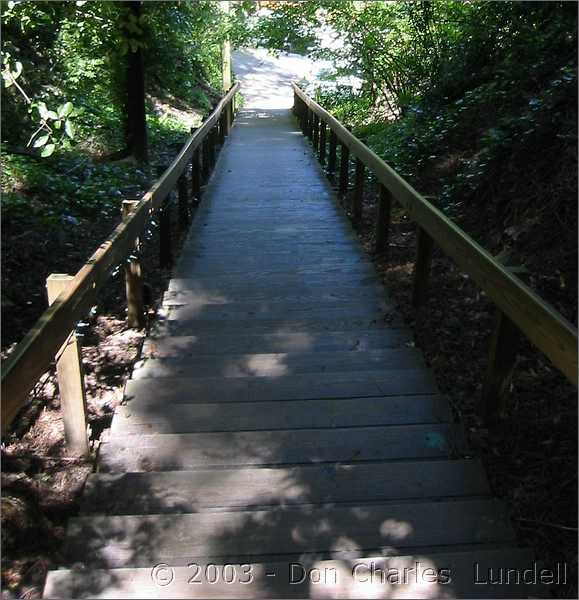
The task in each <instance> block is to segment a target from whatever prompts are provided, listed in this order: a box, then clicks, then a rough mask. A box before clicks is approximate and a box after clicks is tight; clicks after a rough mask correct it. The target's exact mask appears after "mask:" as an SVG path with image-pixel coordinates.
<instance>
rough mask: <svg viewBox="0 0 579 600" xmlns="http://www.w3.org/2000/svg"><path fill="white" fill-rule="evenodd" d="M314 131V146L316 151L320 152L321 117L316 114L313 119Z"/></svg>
mask: <svg viewBox="0 0 579 600" xmlns="http://www.w3.org/2000/svg"><path fill="white" fill-rule="evenodd" d="M312 126H313V131H312V144H313V146H314V151H315V152H317V151H318V145H319V142H320V117H318V115H317V114H316V113H314V118H313V124H312Z"/></svg>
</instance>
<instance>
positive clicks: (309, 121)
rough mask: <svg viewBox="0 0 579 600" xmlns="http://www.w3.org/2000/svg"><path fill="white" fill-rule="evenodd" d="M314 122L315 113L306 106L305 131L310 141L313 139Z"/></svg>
mask: <svg viewBox="0 0 579 600" xmlns="http://www.w3.org/2000/svg"><path fill="white" fill-rule="evenodd" d="M313 121H314V113H313V112H312V111H311V110H310V108H309V107H308V106H306V114H305V122H306V129H305V132H304V133H305V136H306V137H307V138H308V139H309V140H311V139H312V132H313Z"/></svg>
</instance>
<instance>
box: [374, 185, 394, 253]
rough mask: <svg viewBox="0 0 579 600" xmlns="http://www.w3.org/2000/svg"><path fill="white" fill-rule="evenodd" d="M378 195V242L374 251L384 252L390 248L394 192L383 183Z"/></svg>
mask: <svg viewBox="0 0 579 600" xmlns="http://www.w3.org/2000/svg"><path fill="white" fill-rule="evenodd" d="M378 187H379V189H380V192H379V197H378V212H377V215H376V243H375V246H374V251H375V252H376V253H378V252H384V250H386V249H387V248H388V238H389V235H390V220H391V215H392V194H391V193H390V192H389V190H388V189H386V188H385V187H384V186H383V185H379V186H378Z"/></svg>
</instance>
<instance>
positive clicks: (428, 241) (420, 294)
mask: <svg viewBox="0 0 579 600" xmlns="http://www.w3.org/2000/svg"><path fill="white" fill-rule="evenodd" d="M416 235H417V237H416V263H415V265H414V289H413V291H412V305H413V306H414V307H415V308H420V307H421V306H422V305H423V304H424V303H425V302H426V296H427V291H428V280H429V277H430V265H431V263H432V251H433V248H434V242H433V240H432V238H431V237H430V236H429V235H428V233H426V231H424V229H422V227H417V232H416Z"/></svg>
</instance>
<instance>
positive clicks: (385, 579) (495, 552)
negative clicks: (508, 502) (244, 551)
mask: <svg viewBox="0 0 579 600" xmlns="http://www.w3.org/2000/svg"><path fill="white" fill-rule="evenodd" d="M210 562H211V564H215V562H212V561H197V563H196V564H194V565H193V566H183V567H177V566H173V565H170V564H169V565H166V566H162V567H158V568H157V569H156V570H155V571H153V570H152V568H151V566H147V567H143V568H126V569H112V570H106V569H103V570H99V569H80V568H79V569H76V570H60V571H51V572H49V574H48V578H47V581H46V586H45V588H44V596H43V597H44V598H79V599H82V598H135V599H139V598H143V599H148V598H195V599H197V598H320V599H322V598H328V599H330V598H348V599H355V598H384V599H386V598H389V599H397V598H460V599H462V598H546V597H548V590H547V589H545V588H546V587H547V586H544V587H540V586H539V585H532V584H531V585H528V584H525V583H522V582H521V581H522V580H519V581H517V579H516V578H515V577H514V576H513V574H512V575H511V578H510V579H509V580H506V581H505V582H503V583H491V582H490V579H491V578H489V575H490V574H499V573H503V574H504V573H505V569H507V568H510V569H513V570H514V572H513V573H516V572H519V573H523V571H524V570H525V569H531V570H533V567H534V564H535V563H534V560H533V554H532V553H531V552H530V551H528V550H523V549H519V548H515V547H512V546H505V547H503V548H500V549H479V548H477V549H474V550H463V551H455V552H452V551H449V550H448V549H447V551H445V552H436V553H435V552H415V553H413V554H407V555H405V556H400V555H394V556H382V555H376V556H369V555H368V554H364V557H359V558H351V557H348V558H341V559H336V560H320V559H317V558H310V557H302V558H300V559H299V560H296V561H287V560H285V561H278V562H274V561H269V562H261V563H256V562H253V563H249V564H247V565H244V566H242V565H240V564H235V565H233V564H231V563H225V564H223V563H219V564H218V567H217V569H216V568H215V567H209V566H208V565H209V563H210ZM226 565H229V566H227V567H226ZM216 577H217V579H218V580H217V581H216V582H215V583H210V582H213V581H214V580H215V578H216ZM228 582H229V583H228ZM486 582H488V583H486Z"/></svg>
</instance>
